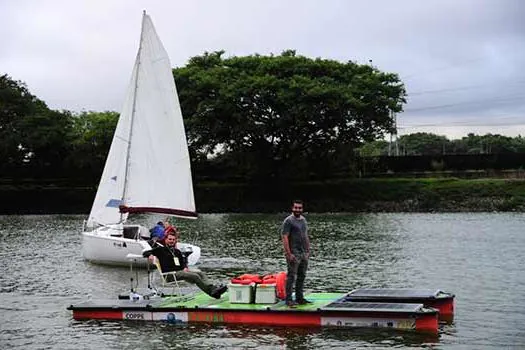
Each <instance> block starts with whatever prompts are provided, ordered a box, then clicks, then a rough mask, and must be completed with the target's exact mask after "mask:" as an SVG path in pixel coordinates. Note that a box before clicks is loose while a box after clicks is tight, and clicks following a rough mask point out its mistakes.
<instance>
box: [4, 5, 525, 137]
mask: <svg viewBox="0 0 525 350" xmlns="http://www.w3.org/2000/svg"><path fill="white" fill-rule="evenodd" d="M143 9H145V10H147V11H148V13H149V14H150V15H151V16H152V19H153V21H154V23H155V26H156V28H157V32H158V33H159V35H160V37H161V39H162V40H163V42H164V45H165V47H166V49H167V50H168V52H169V54H170V58H171V61H172V64H173V65H174V66H181V65H184V64H185V63H186V62H187V60H188V59H189V58H190V57H192V56H195V55H199V54H202V53H203V52H204V51H213V50H221V49H224V50H226V54H227V55H246V54H253V53H260V54H268V53H280V52H281V51H282V50H285V49H289V48H292V49H297V51H298V52H299V53H300V54H303V55H306V56H310V57H323V58H333V59H338V60H341V61H348V60H352V61H356V62H358V63H367V62H368V61H369V60H372V64H374V65H375V66H377V67H378V68H379V69H381V70H385V71H389V72H395V73H398V74H399V75H400V77H401V78H402V79H403V81H404V82H405V84H406V87H407V91H408V94H409V95H408V104H407V105H406V106H405V112H404V113H401V114H399V115H398V122H399V125H400V127H401V128H400V133H409V132H415V131H429V132H436V133H443V134H447V135H449V136H453V137H457V136H461V135H464V134H465V133H466V132H468V131H474V132H480V133H485V132H500V133H504V134H508V135H512V136H514V135H517V134H522V135H525V89H524V87H525V72H523V70H522V67H523V66H524V65H525V45H524V43H525V21H524V20H523V18H525V2H522V1H520V0H462V1H457V0H441V1H438V0H433V1H418V0H405V1H397V2H392V1H387V0H384V1H379V0H374V1H366V2H358V1H343V0H341V1H336V0H325V1H299V0H297V1H280V0H265V1H263V0H260V1H243V0H236V1H233V0H231V1H213V0H209V1H203V0H201V1H190V0H186V1H183V0H180V1H169V2H168V1H160V0H148V1H146V0H141V1H127V0H116V1H103V0H92V1H67V0H47V1H36V0H33V1H31V0H4V1H2V2H0V37H1V38H2V46H1V49H0V72H1V73H8V74H9V75H11V76H12V77H13V78H15V79H18V80H22V81H25V82H26V83H27V84H28V86H29V88H30V90H31V91H32V92H33V93H34V94H36V95H37V96H39V97H40V98H41V99H43V100H44V101H46V102H47V103H48V104H49V105H50V107H52V108H56V109H70V110H75V111H80V110H119V109H120V105H121V103H122V99H123V95H124V91H125V88H126V85H127V83H128V81H129V76H130V72H131V68H132V65H133V60H134V57H135V53H136V50H137V45H138V36H139V30H140V19H141V13H142V10H143ZM425 125H426V126H425Z"/></svg>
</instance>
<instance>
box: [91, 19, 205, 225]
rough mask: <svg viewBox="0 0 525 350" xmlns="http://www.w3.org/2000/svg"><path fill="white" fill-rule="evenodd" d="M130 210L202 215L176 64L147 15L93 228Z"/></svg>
mask: <svg viewBox="0 0 525 350" xmlns="http://www.w3.org/2000/svg"><path fill="white" fill-rule="evenodd" d="M119 206H120V209H121V210H122V212H123V213H120V211H119ZM128 212H152V213H166V214H171V215H177V216H185V217H196V216H197V214H196V211H195V200H194V196H193V185H192V178H191V168H190V158H189V152H188V147H187V142H186V134H185V131H184V123H183V119H182V113H181V109H180V104H179V99H178V95H177V90H176V87H175V82H174V80H173V75H172V70H171V64H170V61H169V58H168V55H167V53H166V50H165V49H164V47H163V45H162V43H161V41H160V39H159V37H158V36H157V33H156V32H155V28H154V27H153V23H152V21H151V19H150V17H149V16H148V15H146V14H144V16H143V20H142V32H141V40H140V46H139V51H138V54H137V58H136V62H135V66H134V68H133V73H132V78H131V82H130V85H129V88H128V91H127V94H126V99H125V103H124V106H123V109H122V112H121V115H120V118H119V121H118V124H117V128H116V131H115V135H114V137H113V141H112V144H111V148H110V151H109V155H108V158H107V160H106V165H105V167H104V172H103V174H102V178H101V180H100V184H99V187H98V191H97V195H96V197H95V201H94V203H93V208H92V209H91V213H90V216H89V220H88V226H94V225H96V224H103V225H107V224H113V223H118V222H123V221H125V220H126V217H127V214H126V213H128Z"/></svg>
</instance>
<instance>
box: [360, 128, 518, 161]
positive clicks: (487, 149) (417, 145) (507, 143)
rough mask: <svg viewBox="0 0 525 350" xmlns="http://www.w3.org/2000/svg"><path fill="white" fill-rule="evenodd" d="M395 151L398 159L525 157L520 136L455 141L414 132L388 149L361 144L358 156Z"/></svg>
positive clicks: (385, 144) (379, 144)
mask: <svg viewBox="0 0 525 350" xmlns="http://www.w3.org/2000/svg"><path fill="white" fill-rule="evenodd" d="M389 147H390V149H391V154H394V153H395V152H394V151H392V150H394V149H395V148H396V147H397V148H398V149H399V154H398V155H410V156H412V155H443V154H490V153H499V154H502V153H525V138H524V137H522V136H518V137H508V136H502V135H497V134H496V135H493V134H486V135H475V134H472V133H471V134H468V135H467V136H465V137H462V138H461V139H457V140H449V139H448V138H447V137H445V136H441V135H435V134H432V133H426V132H418V133H413V134H408V135H403V136H401V137H399V140H398V141H397V145H395V144H393V145H389V143H388V142H386V141H372V142H367V143H365V144H363V145H362V146H361V147H360V148H359V149H358V153H359V155H361V156H363V157H375V156H381V155H388V149H389Z"/></svg>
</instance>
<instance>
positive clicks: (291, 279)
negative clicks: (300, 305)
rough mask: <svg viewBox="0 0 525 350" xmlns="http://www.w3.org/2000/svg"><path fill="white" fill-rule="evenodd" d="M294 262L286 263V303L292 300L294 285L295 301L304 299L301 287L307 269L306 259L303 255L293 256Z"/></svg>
mask: <svg viewBox="0 0 525 350" xmlns="http://www.w3.org/2000/svg"><path fill="white" fill-rule="evenodd" d="M294 255H295V260H294V261H288V260H287V261H286V262H287V264H288V273H287V275H286V301H291V300H292V293H293V285H294V283H295V300H302V299H304V294H303V286H304V279H305V277H306V270H307V269H308V259H307V257H306V255H305V254H294Z"/></svg>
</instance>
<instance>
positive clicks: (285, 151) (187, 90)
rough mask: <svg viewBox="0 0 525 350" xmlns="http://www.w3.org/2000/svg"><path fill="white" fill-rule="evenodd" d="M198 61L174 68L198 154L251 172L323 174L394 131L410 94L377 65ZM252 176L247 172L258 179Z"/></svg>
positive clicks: (292, 57) (288, 56)
mask: <svg viewBox="0 0 525 350" xmlns="http://www.w3.org/2000/svg"><path fill="white" fill-rule="evenodd" d="M222 55H223V52H222V51H219V52H214V53H205V54H204V55H202V56H197V57H193V58H192V59H191V60H190V61H189V63H188V65H187V66H185V67H182V68H178V69H175V70H174V76H175V80H176V83H177V87H178V90H179V95H180V101H181V106H182V110H183V114H184V115H185V117H186V125H187V132H188V138H189V142H190V147H191V151H192V156H193V157H194V159H196V158H199V157H209V156H210V155H213V154H218V155H219V156H221V157H223V158H228V159H230V160H232V161H233V162H235V163H236V164H237V165H238V166H239V168H240V169H244V170H245V171H247V172H251V173H252V174H253V173H259V174H264V175H267V174H270V173H273V174H274V175H275V174H276V173H277V172H285V173H286V172H287V173H288V174H293V175H298V174H301V173H303V174H304V173H307V172H317V173H320V172H322V170H325V171H326V170H328V169H329V168H330V165H333V164H335V163H338V162H348V159H349V157H350V155H351V154H352V150H353V148H354V147H355V146H357V145H359V144H360V143H362V142H363V141H371V140H374V139H376V138H377V137H379V136H380V135H383V134H384V133H386V132H389V131H391V129H392V127H393V121H392V118H391V115H392V113H393V112H400V111H401V110H402V104H403V103H404V102H405V89H404V86H403V84H402V83H401V82H400V80H399V78H398V76H397V75H396V74H390V73H384V72H381V71H379V70H378V69H377V68H375V67H372V66H370V65H360V64H356V63H354V62H346V63H342V62H338V61H334V60H327V59H320V58H318V59H311V58H307V57H304V56H298V55H296V54H295V51H285V52H283V53H282V54H281V55H279V56H260V55H253V56H246V57H231V58H223V57H222ZM252 174H248V175H252Z"/></svg>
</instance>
